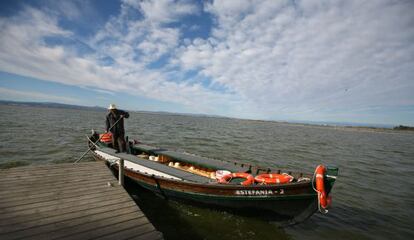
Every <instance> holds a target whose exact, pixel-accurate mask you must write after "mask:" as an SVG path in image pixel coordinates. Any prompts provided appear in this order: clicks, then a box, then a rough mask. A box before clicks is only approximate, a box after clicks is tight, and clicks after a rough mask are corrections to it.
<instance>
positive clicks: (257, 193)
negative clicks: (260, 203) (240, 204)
mask: <svg viewBox="0 0 414 240" xmlns="http://www.w3.org/2000/svg"><path fill="white" fill-rule="evenodd" d="M275 194H285V190H283V189H279V190H237V191H236V195H243V196H266V195H275Z"/></svg>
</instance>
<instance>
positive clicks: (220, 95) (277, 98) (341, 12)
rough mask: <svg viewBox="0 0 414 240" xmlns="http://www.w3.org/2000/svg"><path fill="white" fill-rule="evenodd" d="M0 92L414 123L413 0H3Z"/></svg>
mask: <svg viewBox="0 0 414 240" xmlns="http://www.w3.org/2000/svg"><path fill="white" fill-rule="evenodd" d="M0 99H1V100H14V101H38V102H44V101H48V102H59V103H67V104H76V105H85V106H103V107H106V106H107V105H109V104H110V103H115V104H117V106H118V107H119V108H122V109H128V110H144V111H168V112H177V113H195V114H210V115H221V116H227V117H235V118H247V119H262V120H279V121H280V120H281V121H318V122H324V121H325V122H354V123H373V124H394V125H397V124H405V125H414V1H410V0H400V1H398V0H369V1H368V0H367V1H363V0H347V1H337V0H329V1H324V0H303V1H301V0H296V1H293V0H292V1H283V0H278V1H274V0H268V1H266V0H257V1H255V0H237V1H236V0H226V1H211V0H210V1H190V0H176V1H167V0H157V1H149V0H140V1H136V0H119V1H115V0H114V1H110V0H108V1H99V0H66V1H53V0H31V1H19V0H2V1H0Z"/></svg>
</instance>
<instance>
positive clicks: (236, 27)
mask: <svg viewBox="0 0 414 240" xmlns="http://www.w3.org/2000/svg"><path fill="white" fill-rule="evenodd" d="M413 7H414V6H413V4H412V2H398V4H392V3H391V2H390V1H370V2H365V3H361V2H360V1H345V2H331V1H328V2H323V1H298V2H297V3H296V4H294V3H293V2H291V1H277V2H275V1H271V0H270V1H260V4H259V3H257V2H254V1H244V2H242V3H240V2H239V1H214V2H213V3H211V4H207V9H208V10H209V11H210V12H211V13H212V14H214V15H216V17H217V27H216V28H215V29H214V31H213V36H212V37H211V38H210V39H208V40H207V41H204V40H195V41H193V43H192V44H190V45H188V46H186V47H183V48H181V50H180V53H179V54H178V57H177V59H176V60H175V63H177V64H178V65H180V66H182V67H183V68H184V69H200V70H201V72H202V73H203V74H205V75H206V76H208V77H210V78H211V79H213V81H214V82H216V83H219V84H222V85H225V86H226V87H228V88H230V89H231V90H233V91H234V92H236V93H238V94H239V95H240V96H243V97H245V98H246V99H248V100H249V101H251V102H253V103H252V106H255V107H256V109H260V111H261V112H263V113H265V112H267V113H268V116H269V117H276V118H277V117H278V116H279V117H280V116H282V118H283V117H285V118H289V117H303V116H307V117H312V116H311V115H312V114H318V115H319V116H318V117H323V116H321V115H323V112H324V111H326V110H329V109H344V110H345V109H349V108H350V109H353V110H357V109H358V108H363V107H368V106H374V105H375V106H378V105H395V106H398V105H401V104H408V105H411V106H412V105H414V98H413V95H412V94H410V93H409V92H414V81H412V77H413V76H414V44H413V42H414V27H413V26H414V24H413V23H414V14H412V9H413ZM246 110H248V109H246Z"/></svg>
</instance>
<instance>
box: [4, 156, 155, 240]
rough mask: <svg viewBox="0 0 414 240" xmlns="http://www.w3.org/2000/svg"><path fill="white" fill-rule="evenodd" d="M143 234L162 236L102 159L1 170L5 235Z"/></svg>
mask: <svg viewBox="0 0 414 240" xmlns="http://www.w3.org/2000/svg"><path fill="white" fill-rule="evenodd" d="M139 236H147V238H145V239H162V234H161V233H159V232H158V231H156V229H155V228H154V226H153V225H152V224H151V223H150V222H149V221H148V219H147V218H146V216H145V215H144V213H143V212H142V211H141V210H140V209H139V207H138V206H137V205H136V204H135V202H134V201H133V200H132V198H131V197H130V196H129V195H128V193H127V192H126V191H125V190H124V189H123V188H122V187H121V186H119V185H118V183H117V180H116V178H115V177H114V176H113V174H112V172H111V171H110V170H109V169H108V168H107V166H106V165H105V164H104V163H102V162H85V163H80V164H72V163H64V164H50V165H34V166H24V167H18V168H12V169H2V170H0V239H20V238H30V239H86V238H88V239H95V238H99V239H101V238H104V239H128V238H136V237H139ZM143 239H144V238H143Z"/></svg>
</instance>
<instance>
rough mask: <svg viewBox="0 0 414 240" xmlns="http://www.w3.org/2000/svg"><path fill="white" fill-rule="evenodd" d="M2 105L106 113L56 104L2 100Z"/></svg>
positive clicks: (94, 108) (97, 107)
mask: <svg viewBox="0 0 414 240" xmlns="http://www.w3.org/2000/svg"><path fill="white" fill-rule="evenodd" d="M0 105H9V106H27V107H44V108H64V109H77V110H96V111H106V109H105V108H103V107H99V106H94V107H88V106H78V105H71V104H63V103H54V102H17V101H4V100H0Z"/></svg>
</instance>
